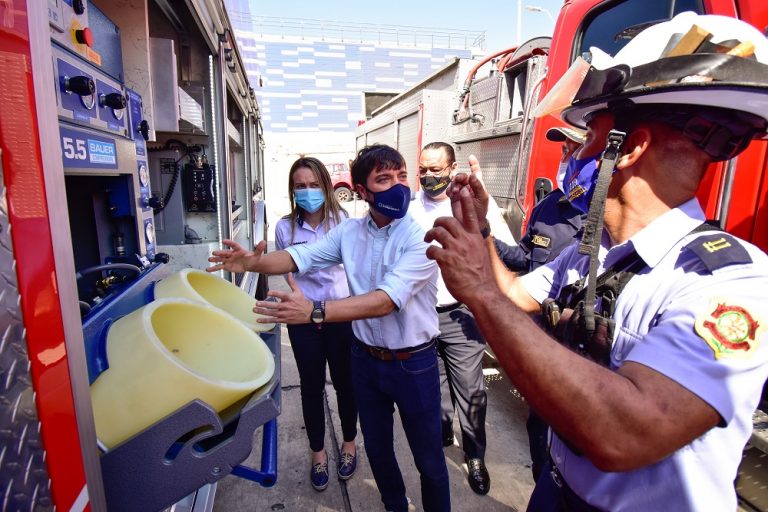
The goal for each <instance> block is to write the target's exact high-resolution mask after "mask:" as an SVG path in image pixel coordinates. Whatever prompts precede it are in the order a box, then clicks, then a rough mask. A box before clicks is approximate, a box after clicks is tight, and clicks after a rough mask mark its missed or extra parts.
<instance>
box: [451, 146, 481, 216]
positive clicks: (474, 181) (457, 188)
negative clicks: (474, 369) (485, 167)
mask: <svg viewBox="0 0 768 512" xmlns="http://www.w3.org/2000/svg"><path fill="white" fill-rule="evenodd" d="M468 161H469V170H470V172H469V174H467V173H463V174H457V175H456V176H455V177H454V178H453V180H452V181H451V185H450V186H449V187H448V197H450V198H451V207H452V209H453V216H454V217H456V218H457V219H459V220H460V221H461V220H462V218H463V217H462V208H461V204H460V202H459V193H460V192H461V190H462V189H465V188H466V189H468V190H469V193H470V196H471V197H472V204H473V206H474V210H475V215H476V217H477V219H479V228H480V229H484V228H486V227H487V226H488V221H487V220H486V216H487V215H488V202H489V201H490V197H491V196H490V195H489V194H488V191H487V190H486V189H485V185H484V184H483V177H482V172H481V169H480V162H479V161H478V159H477V157H476V156H475V155H469V159H468Z"/></svg>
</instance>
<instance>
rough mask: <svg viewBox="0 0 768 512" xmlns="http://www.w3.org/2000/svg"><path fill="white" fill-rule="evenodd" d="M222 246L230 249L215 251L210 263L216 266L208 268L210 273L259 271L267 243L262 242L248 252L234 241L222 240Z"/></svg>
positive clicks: (209, 259)
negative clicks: (220, 271)
mask: <svg viewBox="0 0 768 512" xmlns="http://www.w3.org/2000/svg"><path fill="white" fill-rule="evenodd" d="M221 243H222V244H224V245H226V246H227V247H229V249H224V250H220V251H213V252H212V253H211V257H210V258H208V261H210V262H211V263H214V264H215V265H213V266H211V267H208V268H207V269H205V270H207V271H208V272H216V271H219V270H227V271H229V272H246V271H256V272H258V271H259V268H258V265H259V260H260V259H261V255H262V254H264V251H265V250H266V248H267V242H266V241H264V240H262V241H261V242H259V243H258V244H257V245H256V247H255V248H254V250H253V251H247V250H245V249H244V248H243V246H241V245H240V244H238V243H237V242H235V241H233V240H222V242H221Z"/></svg>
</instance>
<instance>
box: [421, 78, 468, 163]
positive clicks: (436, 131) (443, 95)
mask: <svg viewBox="0 0 768 512" xmlns="http://www.w3.org/2000/svg"><path fill="white" fill-rule="evenodd" d="M423 101H424V109H423V111H422V114H421V115H422V118H423V119H422V123H421V124H422V137H421V143H422V146H423V145H425V144H428V143H430V142H435V141H443V142H449V141H450V136H451V129H452V127H451V119H452V117H453V108H454V107H455V106H456V102H457V101H458V95H457V94H456V92H455V91H424V98H423ZM460 165H461V164H460Z"/></svg>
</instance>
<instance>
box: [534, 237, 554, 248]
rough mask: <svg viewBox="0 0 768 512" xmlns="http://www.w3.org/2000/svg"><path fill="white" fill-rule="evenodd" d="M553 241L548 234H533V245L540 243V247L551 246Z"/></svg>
mask: <svg viewBox="0 0 768 512" xmlns="http://www.w3.org/2000/svg"><path fill="white" fill-rule="evenodd" d="M551 242H552V239H551V238H549V237H546V236H541V235H533V238H531V243H532V244H533V245H538V246H539V247H549V244H550V243H551Z"/></svg>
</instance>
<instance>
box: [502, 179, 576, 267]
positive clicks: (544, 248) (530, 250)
mask: <svg viewBox="0 0 768 512" xmlns="http://www.w3.org/2000/svg"><path fill="white" fill-rule="evenodd" d="M583 215H584V214H582V213H581V212H580V211H579V210H577V209H576V208H574V207H573V206H572V205H571V203H570V202H568V200H567V199H565V195H564V194H563V191H562V190H560V189H555V190H553V191H552V192H550V193H549V194H547V195H546V196H544V198H542V200H541V201H539V203H538V204H537V205H536V206H535V207H534V208H533V211H532V212H531V220H530V221H529V222H528V228H527V229H526V231H525V235H524V236H523V237H522V238H521V239H520V242H519V244H518V245H516V246H510V245H507V244H505V243H504V242H501V241H499V240H496V239H494V241H493V243H494V244H495V245H496V252H497V253H498V254H499V258H501V261H503V262H504V264H505V265H506V266H507V268H509V269H510V270H512V271H514V272H530V271H532V270H534V269H536V268H538V267H540V266H541V265H543V264H545V263H547V262H549V261H551V260H553V259H555V257H556V256H557V255H558V254H560V252H561V251H562V250H563V249H565V248H566V247H568V246H569V245H571V243H572V242H573V239H574V236H575V235H576V233H578V232H579V230H581V223H582V220H583Z"/></svg>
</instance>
